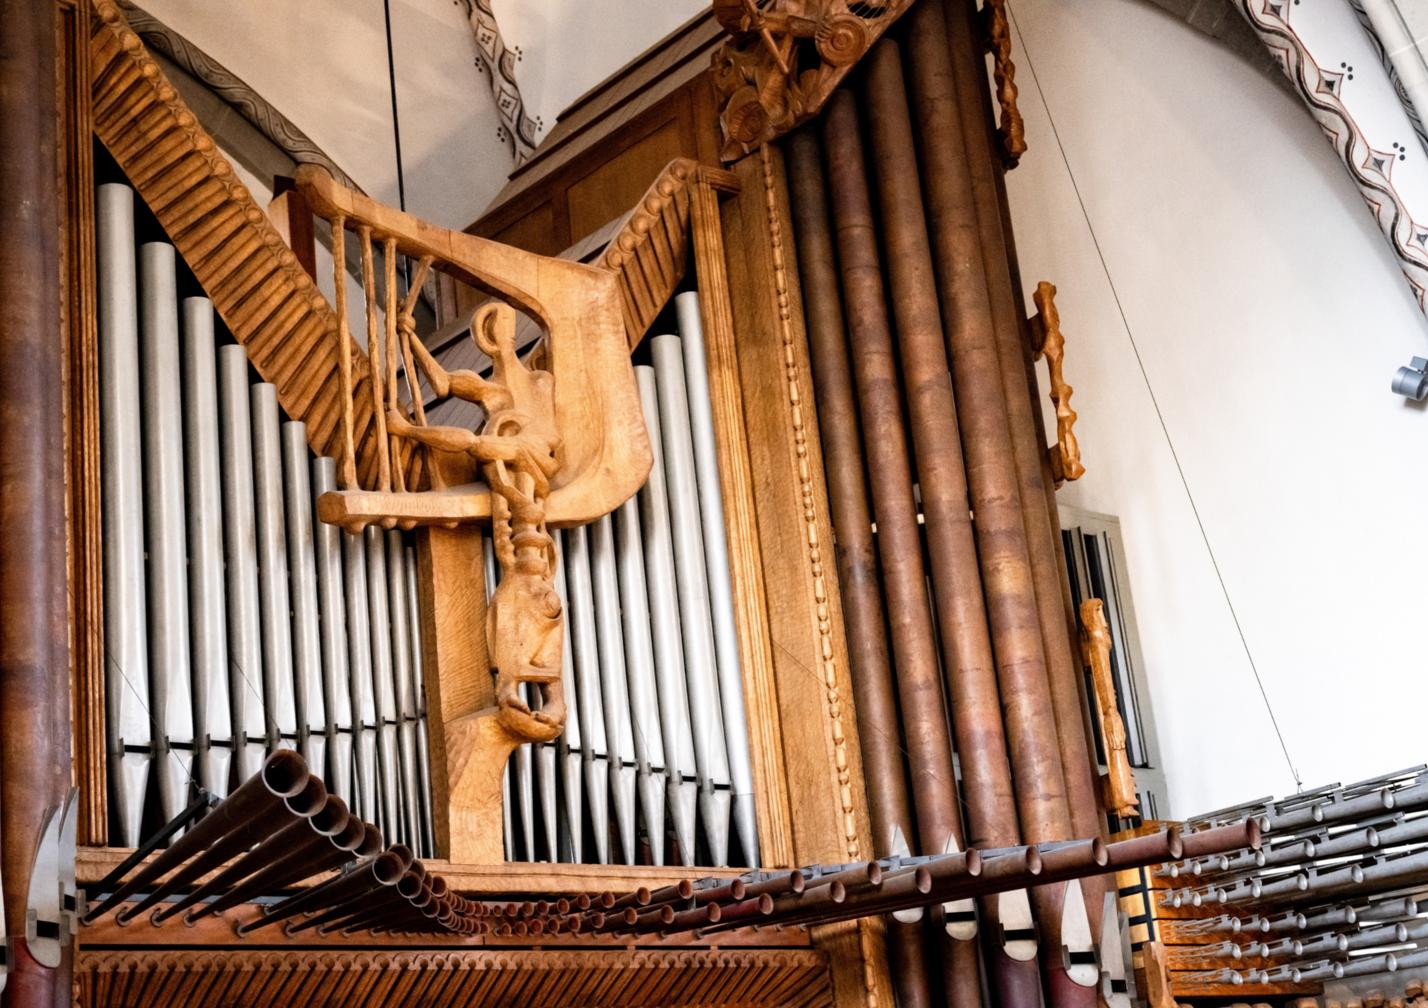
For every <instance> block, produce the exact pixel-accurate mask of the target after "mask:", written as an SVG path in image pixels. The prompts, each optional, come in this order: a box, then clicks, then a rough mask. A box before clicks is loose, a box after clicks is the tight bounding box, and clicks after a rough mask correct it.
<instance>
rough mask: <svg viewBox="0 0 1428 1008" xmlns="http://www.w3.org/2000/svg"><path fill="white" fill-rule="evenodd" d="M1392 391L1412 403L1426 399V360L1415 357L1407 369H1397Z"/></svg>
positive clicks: (1427, 383) (1427, 387) (1427, 382)
mask: <svg viewBox="0 0 1428 1008" xmlns="http://www.w3.org/2000/svg"><path fill="white" fill-rule="evenodd" d="M1393 391H1395V392H1397V393H1398V394H1399V395H1401V396H1407V397H1408V398H1409V399H1412V400H1413V401H1414V402H1422V401H1423V400H1424V399H1428V359H1424V358H1422V357H1415V358H1413V361H1412V363H1410V364H1409V365H1408V366H1407V367H1401V368H1399V369H1398V373H1397V374H1396V375H1394V376H1393Z"/></svg>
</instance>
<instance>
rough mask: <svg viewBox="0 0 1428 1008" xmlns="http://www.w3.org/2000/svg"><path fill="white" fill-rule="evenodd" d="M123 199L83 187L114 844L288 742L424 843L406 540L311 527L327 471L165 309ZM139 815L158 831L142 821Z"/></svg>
mask: <svg viewBox="0 0 1428 1008" xmlns="http://www.w3.org/2000/svg"><path fill="white" fill-rule="evenodd" d="M136 214H142V210H137V211H136V205H135V196H134V193H133V190H132V189H130V188H129V187H128V186H127V185H123V184H119V183H108V184H105V185H101V186H100V187H99V189H98V194H97V215H96V216H97V229H98V235H97V242H98V258H99V299H100V311H99V351H100V365H101V367H100V382H101V388H102V389H103V393H102V400H101V435H102V479H103V494H104V527H103V533H104V577H105V580H104V594H105V599H106V605H105V608H104V611H105V626H104V630H103V633H104V643H105V650H106V661H105V678H106V718H107V723H108V751H109V767H110V781H109V794H110V808H111V810H112V813H111V837H112V840H113V842H115V843H118V844H122V845H125V846H134V845H136V844H138V843H139V842H140V841H141V840H142V839H144V836H145V834H146V832H147V831H148V829H147V828H148V827H150V826H152V825H153V824H154V823H156V822H160V821H162V820H164V819H170V818H172V817H174V816H175V815H177V814H178V812H179V811H180V810H181V809H182V808H184V806H185V805H187V804H188V803H189V801H190V800H191V796H192V792H193V790H194V789H195V788H197V787H200V786H201V787H202V788H204V789H206V790H207V791H209V792H211V793H213V794H215V795H224V794H226V793H227V792H228V790H229V787H230V781H242V780H244V779H246V778H247V777H248V776H249V775H251V774H252V773H253V772H255V771H256V770H257V768H258V767H259V765H260V764H261V763H262V761H263V759H264V756H265V755H266V754H267V753H269V752H272V751H273V750H275V749H278V748H282V747H294V748H297V749H298V750H299V751H301V752H302V754H303V755H304V756H305V757H306V758H307V760H308V761H309V762H310V763H311V764H312V766H313V767H314V769H315V770H316V771H318V772H320V773H323V774H324V775H326V777H327V779H328V781H329V782H330V786H331V789H332V791H333V793H334V794H336V795H341V796H342V797H343V798H345V799H346V800H347V801H348V802H350V804H351V806H352V808H353V809H354V810H359V811H360V812H361V814H363V815H366V816H369V817H370V818H372V819H373V820H374V821H376V822H377V823H379V824H380V826H381V828H382V830H383V831H384V832H385V833H386V834H387V835H388V836H391V837H394V838H397V839H399V840H401V841H402V842H404V843H407V844H409V845H410V846H411V847H412V848H413V849H414V850H417V851H426V852H429V851H430V850H431V844H432V840H431V808H430V793H429V789H428V784H427V782H428V772H427V767H426V743H425V734H426V726H425V698H424V691H423V689H422V683H421V678H420V656H421V645H420V640H419V620H418V618H417V616H418V614H417V595H416V564H415V555H414V552H413V548H412V546H411V544H410V542H409V538H408V536H407V535H406V534H404V533H401V532H398V531H395V530H391V531H388V530H382V529H376V528H373V529H367V530H366V531H365V532H364V533H363V534H362V535H348V534H346V533H343V532H341V531H339V530H338V529H336V528H334V527H332V526H328V525H324V524H323V523H321V522H319V521H317V520H316V518H315V514H314V501H315V499H316V497H317V496H319V495H320V494H322V493H323V492H324V491H326V490H330V489H332V488H333V486H334V484H335V471H334V463H333V460H332V459H330V458H314V457H313V455H312V453H311V452H310V451H309V449H308V447H307V439H306V430H305V427H304V425H303V424H302V423H300V422H296V421H284V420H283V418H282V414H281V412H280V410H279V407H278V403H277V397H276V393H275V389H274V387H273V386H272V385H269V384H266V383H263V382H254V381H253V378H252V371H251V368H250V367H249V365H248V362H247V359H246V356H245V354H244V351H243V349H242V348H241V347H239V346H235V345H231V344H228V345H223V344H221V342H220V340H219V337H218V334H217V332H216V331H215V324H214V315H213V308H212V305H211V304H210V303H209V302H208V300H207V299H206V298H203V297H201V296H181V293H180V290H181V288H182V287H183V286H185V284H184V282H183V281H181V279H180V276H181V273H182V265H181V263H180V262H178V261H177V258H176V256H175V252H174V248H173V246H172V245H171V244H169V243H168V242H167V241H164V240H155V241H141V240H140V239H139V237H138V236H137V234H136V231H137V230H139V229H136V223H135V220H136ZM151 800H152V801H153V802H154V803H156V804H155V806H154V808H155V809H156V810H157V817H156V816H155V814H154V813H153V812H152V811H146V810H147V809H148V803H149V802H150V801H151Z"/></svg>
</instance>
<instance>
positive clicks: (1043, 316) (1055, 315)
mask: <svg viewBox="0 0 1428 1008" xmlns="http://www.w3.org/2000/svg"><path fill="white" fill-rule="evenodd" d="M1032 300H1033V301H1034V302H1035V303H1036V315H1035V316H1033V317H1032V319H1031V331H1032V337H1033V339H1035V340H1036V352H1037V354H1038V355H1045V357H1046V369H1047V375H1048V378H1049V380H1050V382H1051V393H1050V394H1051V402H1052V403H1053V404H1054V405H1055V406H1056V443H1055V444H1054V445H1052V446H1051V447H1050V448H1049V449H1048V451H1049V453H1050V455H1051V474H1052V476H1053V477H1055V479H1056V485H1057V486H1058V487H1059V486H1060V485H1061V484H1062V483H1064V482H1065V481H1066V480H1076V479H1080V478H1081V477H1082V476H1084V475H1085V474H1086V467H1085V466H1084V465H1082V464H1081V444H1080V442H1079V441H1077V440H1076V432H1075V426H1076V411H1075V410H1073V409H1072V408H1071V393H1072V392H1073V391H1075V390H1074V389H1072V388H1071V386H1070V385H1068V384H1066V374H1065V370H1064V364H1065V356H1066V338H1065V337H1064V336H1062V335H1061V313H1060V312H1058V311H1057V310H1056V286H1055V285H1054V284H1050V283H1047V282H1046V281H1045V280H1043V281H1041V283H1039V284H1037V285H1036V292H1035V293H1034V294H1033V295H1032Z"/></svg>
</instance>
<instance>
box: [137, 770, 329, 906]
mask: <svg viewBox="0 0 1428 1008" xmlns="http://www.w3.org/2000/svg"><path fill="white" fill-rule="evenodd" d="M285 804H286V805H287V809H288V811H289V812H291V813H293V814H294V815H295V816H297V817H298V818H297V819H295V820H293V821H292V822H290V823H288V824H287V825H286V826H284V827H282V828H281V829H279V830H277V831H276V832H274V833H272V834H270V835H269V836H268V837H266V838H264V839H263V840H262V841H261V842H260V843H259V844H258V845H257V846H256V847H254V848H253V849H252V850H250V851H248V852H247V853H245V854H243V855H242V856H241V857H239V858H238V859H237V860H236V861H234V862H233V863H231V864H230V865H228V866H227V867H226V868H224V869H223V870H222V871H220V872H219V873H218V874H216V875H214V876H213V877H212V878H210V879H209V880H208V881H207V882H204V883H203V884H202V885H199V886H195V887H194V889H193V891H192V892H190V893H189V894H188V895H187V896H184V897H183V898H182V899H180V900H177V901H175V902H174V903H173V904H171V905H170V906H166V907H163V908H162V909H160V910H157V911H155V913H154V916H153V921H154V923H155V924H162V923H163V922H164V921H166V920H168V919H169V918H170V917H172V916H173V915H174V914H177V913H180V912H182V911H184V910H187V909H188V908H189V907H191V906H193V905H194V904H195V903H198V902H200V901H202V900H205V899H207V898H208V897H210V896H213V895H215V894H219V893H227V892H228V891H230V890H231V888H232V887H233V886H234V885H236V884H237V883H238V882H240V881H242V880H243V879H245V878H247V877H248V876H250V875H252V874H253V873H254V872H257V871H260V870H261V869H263V868H266V867H267V866H268V865H270V864H272V863H273V862H274V861H276V860H278V859H280V858H282V857H283V856H284V855H285V854H286V853H288V852H289V851H291V850H293V849H294V848H298V849H300V850H303V851H310V850H312V849H313V848H314V847H315V846H316V845H317V844H319V843H325V842H326V841H327V838H328V837H330V836H333V835H335V834H336V833H338V832H340V831H341V830H343V829H345V828H346V826H347V821H348V819H349V818H350V814H349V813H348V811H347V803H346V802H344V801H343V800H342V799H341V798H338V797H336V796H334V795H329V794H328V793H327V788H326V787H325V786H324V785H323V783H322V781H321V780H319V779H318V778H317V777H308V779H307V784H306V786H305V787H304V788H303V790H302V791H301V792H300V793H298V794H297V795H295V796H293V797H292V798H289V799H287V800H286V802H285ZM339 863H340V862H339ZM166 888H167V886H162V887H160V888H159V889H156V890H155V891H154V892H153V893H151V894H150V895H149V897H148V899H146V900H144V901H143V902H142V903H140V904H139V905H138V906H136V907H134V908H132V909H130V910H126V911H125V914H124V915H121V916H122V917H133V916H135V915H137V914H138V913H139V912H141V911H142V910H143V909H144V908H145V907H148V906H151V905H153V904H154V903H156V902H158V900H159V899H160V898H162V897H161V895H160V894H161V893H163V891H164V889H166ZM205 909H208V908H205ZM197 916H203V914H199V915H197Z"/></svg>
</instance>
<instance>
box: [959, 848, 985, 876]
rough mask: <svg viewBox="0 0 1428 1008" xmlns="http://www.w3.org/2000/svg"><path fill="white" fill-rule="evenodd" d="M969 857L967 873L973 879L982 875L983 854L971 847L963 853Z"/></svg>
mask: <svg viewBox="0 0 1428 1008" xmlns="http://www.w3.org/2000/svg"><path fill="white" fill-rule="evenodd" d="M963 853H964V854H966V857H967V868H966V873H967V874H968V875H969V876H971V877H972V878H976V877H977V876H978V875H980V874H982V854H981V852H980V851H978V850H977V849H976V848H974V847H969V848H968V849H967V850H966V851H964V852H963Z"/></svg>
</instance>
